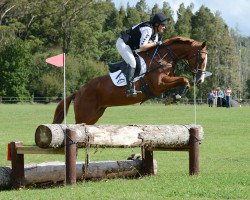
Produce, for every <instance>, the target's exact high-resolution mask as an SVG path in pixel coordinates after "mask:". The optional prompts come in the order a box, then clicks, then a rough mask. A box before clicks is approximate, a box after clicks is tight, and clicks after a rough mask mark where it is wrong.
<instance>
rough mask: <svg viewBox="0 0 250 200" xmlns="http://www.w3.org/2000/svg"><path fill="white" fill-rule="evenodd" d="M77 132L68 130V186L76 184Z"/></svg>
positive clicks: (66, 154) (66, 155)
mask: <svg viewBox="0 0 250 200" xmlns="http://www.w3.org/2000/svg"><path fill="white" fill-rule="evenodd" d="M76 148H77V147H76V132H75V131H74V130H72V129H66V152H65V157H66V158H65V162H66V164H65V165H66V184H68V185H74V184H76Z"/></svg>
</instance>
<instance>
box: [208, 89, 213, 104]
mask: <svg viewBox="0 0 250 200" xmlns="http://www.w3.org/2000/svg"><path fill="white" fill-rule="evenodd" d="M213 100H214V93H213V91H211V92H209V93H208V106H209V107H213Z"/></svg>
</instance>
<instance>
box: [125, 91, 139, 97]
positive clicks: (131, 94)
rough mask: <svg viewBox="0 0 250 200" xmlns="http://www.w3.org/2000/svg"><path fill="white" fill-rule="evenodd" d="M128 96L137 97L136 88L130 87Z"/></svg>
mask: <svg viewBox="0 0 250 200" xmlns="http://www.w3.org/2000/svg"><path fill="white" fill-rule="evenodd" d="M126 95H127V97H136V96H137V91H136V90H135V89H129V90H127V94H126Z"/></svg>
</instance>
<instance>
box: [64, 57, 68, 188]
mask: <svg viewBox="0 0 250 200" xmlns="http://www.w3.org/2000/svg"><path fill="white" fill-rule="evenodd" d="M63 99H64V102H63V103H64V104H63V115H64V125H65V132H64V153H65V156H64V159H65V160H64V161H65V171H64V173H65V174H64V184H65V185H66V179H67V178H66V177H67V169H66V150H67V147H66V137H67V133H66V132H67V131H66V130H67V128H66V126H67V119H66V66H65V53H63Z"/></svg>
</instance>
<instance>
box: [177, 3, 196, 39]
mask: <svg viewBox="0 0 250 200" xmlns="http://www.w3.org/2000/svg"><path fill="white" fill-rule="evenodd" d="M192 9H193V4H191V5H190V6H188V7H187V8H185V6H184V3H181V4H180V6H179V9H178V11H177V22H176V24H175V30H176V32H177V34H178V35H179V36H184V37H191V30H192V25H191V18H192V15H193V13H192Z"/></svg>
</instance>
